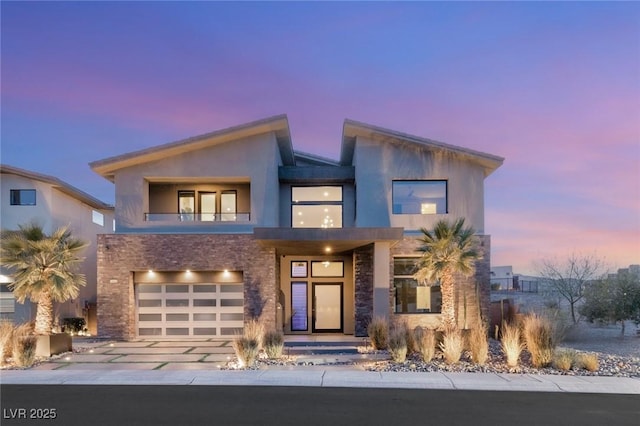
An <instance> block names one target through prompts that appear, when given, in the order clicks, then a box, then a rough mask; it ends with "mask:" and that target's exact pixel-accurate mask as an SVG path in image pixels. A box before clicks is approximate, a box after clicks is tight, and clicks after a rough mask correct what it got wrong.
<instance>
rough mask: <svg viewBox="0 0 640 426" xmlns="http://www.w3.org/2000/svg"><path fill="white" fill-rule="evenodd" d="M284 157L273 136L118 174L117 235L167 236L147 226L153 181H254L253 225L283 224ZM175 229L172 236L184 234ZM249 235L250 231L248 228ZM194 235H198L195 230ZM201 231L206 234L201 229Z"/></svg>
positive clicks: (251, 200)
mask: <svg viewBox="0 0 640 426" xmlns="http://www.w3.org/2000/svg"><path fill="white" fill-rule="evenodd" d="M279 163H280V155H279V153H278V147H277V142H276V138H275V135H274V134H273V133H269V134H263V135H258V136H253V137H250V138H247V139H243V140H238V141H230V142H226V143H223V144H220V145H215V146H211V147H207V148H203V149H199V150H196V151H190V152H186V153H182V154H178V155H175V156H172V157H170V158H165V159H162V160H157V161H152V162H149V163H145V164H140V165H137V166H132V167H128V168H123V169H120V170H118V171H117V172H116V174H115V184H116V211H117V218H116V227H117V228H116V230H117V232H139V231H143V232H156V231H157V232H167V230H168V229H167V228H166V227H163V226H160V225H158V224H154V223H149V222H145V221H144V218H145V213H148V212H149V210H150V206H149V189H148V185H149V182H168V183H170V182H171V180H172V179H174V181H175V182H176V183H179V182H183V183H184V182H190V183H198V182H200V183H202V182H206V181H207V180H209V181H211V182H224V181H225V180H226V181H227V182H249V183H250V188H251V196H250V206H251V220H250V223H251V224H252V225H259V226H277V225H278V219H279V216H278V212H279V206H278V198H277V194H278V189H279V183H278V164H279ZM180 229H184V227H183V228H174V229H171V231H178V232H179V231H180ZM249 231H250V229H249ZM190 232H193V230H191V231H190ZM197 232H207V230H205V229H199V230H197Z"/></svg>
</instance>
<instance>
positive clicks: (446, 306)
mask: <svg viewBox="0 0 640 426" xmlns="http://www.w3.org/2000/svg"><path fill="white" fill-rule="evenodd" d="M440 292H441V293H442V325H443V326H444V327H445V328H448V327H455V326H456V310H455V286H454V283H453V276H452V275H451V274H443V276H442V281H441V282H440Z"/></svg>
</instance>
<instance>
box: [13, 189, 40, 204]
mask: <svg viewBox="0 0 640 426" xmlns="http://www.w3.org/2000/svg"><path fill="white" fill-rule="evenodd" d="M9 192H10V193H9V196H10V200H9V201H10V203H9V204H10V205H12V206H35V205H36V190H35V189H11V190H10V191H9Z"/></svg>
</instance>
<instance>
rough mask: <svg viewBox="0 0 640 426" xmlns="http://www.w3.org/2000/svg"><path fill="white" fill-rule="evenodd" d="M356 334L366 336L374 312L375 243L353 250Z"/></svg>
mask: <svg viewBox="0 0 640 426" xmlns="http://www.w3.org/2000/svg"><path fill="white" fill-rule="evenodd" d="M353 274H354V282H353V286H354V292H355V295H354V296H355V297H354V303H355V312H354V314H355V335H356V336H360V337H363V336H366V335H367V327H368V326H369V323H370V322H371V315H372V314H373V244H369V245H367V246H363V247H359V248H357V249H355V250H354V251H353Z"/></svg>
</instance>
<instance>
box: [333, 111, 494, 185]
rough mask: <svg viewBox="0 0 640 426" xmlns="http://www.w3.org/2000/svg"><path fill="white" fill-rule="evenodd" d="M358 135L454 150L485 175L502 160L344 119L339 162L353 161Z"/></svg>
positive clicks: (482, 153) (349, 162)
mask: <svg viewBox="0 0 640 426" xmlns="http://www.w3.org/2000/svg"><path fill="white" fill-rule="evenodd" d="M358 136H365V137H370V138H376V137H377V138H380V137H384V138H392V139H396V140H398V141H402V142H408V143H413V144H416V145H418V146H422V147H427V148H431V149H436V150H442V151H449V152H454V153H457V154H460V155H463V156H465V157H468V158H470V159H472V160H474V161H476V162H478V163H480V164H481V165H482V166H483V167H484V174H485V177H486V176H489V175H490V174H491V173H493V172H494V171H495V170H496V169H497V168H498V167H500V166H501V165H502V163H503V162H504V158H503V157H500V156H497V155H493V154H488V153H486V152H480V151H475V150H472V149H468V148H463V147H459V146H455V145H449V144H446V143H444V142H439V141H435V140H432V139H426V138H422V137H418V136H414V135H410V134H407V133H402V132H397V131H394V130H389V129H385V128H382V127H378V126H373V125H370V124H366V123H361V122H358V121H354V120H349V119H346V120H345V121H344V126H343V131H342V149H341V155H340V162H341V164H343V165H346V164H347V163H348V164H351V163H352V162H353V152H354V149H355V140H356V138H357V137H358Z"/></svg>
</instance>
